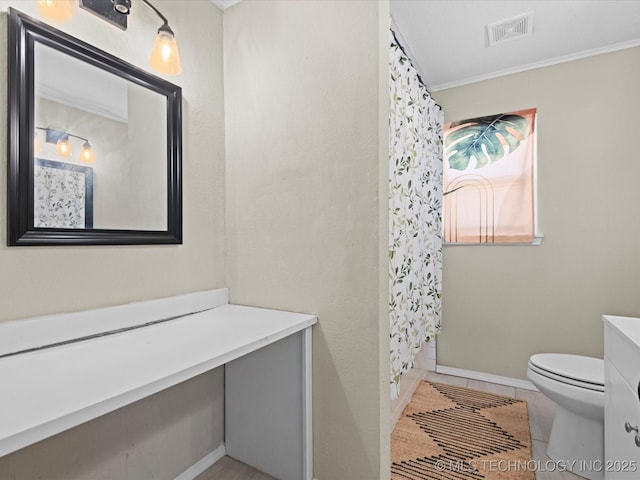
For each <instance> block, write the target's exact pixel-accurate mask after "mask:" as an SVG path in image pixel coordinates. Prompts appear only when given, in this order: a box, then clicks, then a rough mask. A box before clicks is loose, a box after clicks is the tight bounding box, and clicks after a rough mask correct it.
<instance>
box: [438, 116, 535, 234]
mask: <svg viewBox="0 0 640 480" xmlns="http://www.w3.org/2000/svg"><path fill="white" fill-rule="evenodd" d="M535 124H536V109H535V108H533V109H528V110H520V111H517V112H509V113H501V114H497V115H489V116H485V117H478V118H471V119H467V120H460V121H455V122H448V123H445V126H444V145H445V153H444V156H445V162H444V215H443V216H444V237H445V241H446V242H449V243H478V244H480V243H531V242H533V241H534V239H535V178H534V174H535V147H536V141H535V140H536V137H535Z"/></svg>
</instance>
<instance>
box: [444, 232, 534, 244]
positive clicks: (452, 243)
mask: <svg viewBox="0 0 640 480" xmlns="http://www.w3.org/2000/svg"><path fill="white" fill-rule="evenodd" d="M543 238H544V235H543V234H537V235H536V236H535V238H534V239H533V242H495V243H487V242H485V243H475V242H472V243H471V242H470V243H462V242H460V243H458V242H454V243H451V242H443V243H442V245H443V246H445V247H469V246H474V247H494V246H507V247H508V246H523V245H524V246H529V247H538V246H540V245H542V239H543Z"/></svg>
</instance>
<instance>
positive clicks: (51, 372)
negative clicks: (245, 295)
mask: <svg viewBox="0 0 640 480" xmlns="http://www.w3.org/2000/svg"><path fill="white" fill-rule="evenodd" d="M316 322H317V319H316V317H315V316H313V315H308V314H299V313H291V312H282V311H276V310H267V309H261V308H254V307H245V306H239V305H223V306H219V307H217V308H214V309H211V310H206V311H204V312H200V313H194V314H191V315H187V316H184V317H181V318H177V319H173V320H170V321H167V322H165V323H159V324H155V325H150V326H145V327H143V328H138V329H135V330H129V331H126V332H122V333H115V334H111V335H107V336H103V337H98V338H91V339H89V340H84V341H79V342H75V343H70V344H66V345H60V346H55V347H52V348H46V349H42V350H36V351H32V352H28V353H22V354H19V355H14V356H8V357H5V358H2V359H0V456H3V455H6V454H7V453H10V452H13V451H15V450H18V449H20V448H22V447H24V446H27V445H30V444H32V443H34V442H37V441H39V440H42V439H44V438H46V437H49V436H51V435H54V434H56V433H59V432H61V431H63V430H66V429H68V428H71V427H73V426H76V425H79V424H81V423H83V422H86V421H88V420H91V419H93V418H96V417H98V416H100V415H103V414H105V413H108V412H110V411H113V410H115V409H117V408H120V407H122V406H124V405H127V404H129V403H132V402H134V401H137V400H140V399H142V398H144V397H146V396H148V395H151V394H153V393H156V392H158V391H160V390H163V389H165V388H168V387H170V386H172V385H176V384H177V383H180V382H182V381H184V380H187V379H189V378H192V377H194V376H196V375H199V374H201V373H203V372H206V371H208V370H211V369H213V368H216V367H219V366H221V365H223V364H225V363H227V362H229V361H231V360H234V359H236V358H239V357H241V356H243V355H246V354H247V353H250V352H252V351H254V350H257V349H259V348H261V347H264V346H266V345H268V344H270V343H273V342H275V341H277V340H280V339H282V338H284V337H286V336H289V335H291V334H293V333H296V332H298V331H301V330H304V329H305V328H307V327H309V326H311V325H313V324H315V323H316Z"/></svg>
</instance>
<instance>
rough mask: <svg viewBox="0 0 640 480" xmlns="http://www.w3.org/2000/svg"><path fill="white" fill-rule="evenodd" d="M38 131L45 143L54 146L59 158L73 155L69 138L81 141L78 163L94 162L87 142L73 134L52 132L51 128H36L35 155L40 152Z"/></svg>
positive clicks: (92, 153) (40, 145)
mask: <svg viewBox="0 0 640 480" xmlns="http://www.w3.org/2000/svg"><path fill="white" fill-rule="evenodd" d="M38 130H42V131H43V132H45V142H46V143H55V144H56V154H57V155H58V156H60V157H65V158H68V157H71V156H72V155H73V149H72V148H71V140H70V138H69V137H73V138H77V139H79V140H82V141H83V144H82V150H81V151H80V161H81V162H82V163H93V162H95V160H96V156H95V153H94V151H93V148H92V147H91V144H90V143H89V140H88V139H86V138H84V137H81V136H80V135H74V134H73V133H68V132H63V131H61V130H54V129H53V128H44V127H36V133H35V137H34V147H33V148H34V151H35V152H36V153H41V152H42V142H41V141H40V138H39V137H38Z"/></svg>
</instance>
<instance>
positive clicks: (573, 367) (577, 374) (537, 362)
mask: <svg viewBox="0 0 640 480" xmlns="http://www.w3.org/2000/svg"><path fill="white" fill-rule="evenodd" d="M529 362H530V363H531V364H532V365H533V366H535V367H538V368H539V369H541V370H545V371H547V372H549V373H551V374H553V375H554V376H559V377H564V378H567V379H568V380H573V381H578V382H584V383H588V384H592V385H598V386H602V387H604V361H603V360H601V359H599V358H593V357H583V356H581V355H569V354H565V353H539V354H537V355H532V356H531V358H530V359H529ZM568 383H573V382H568Z"/></svg>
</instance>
